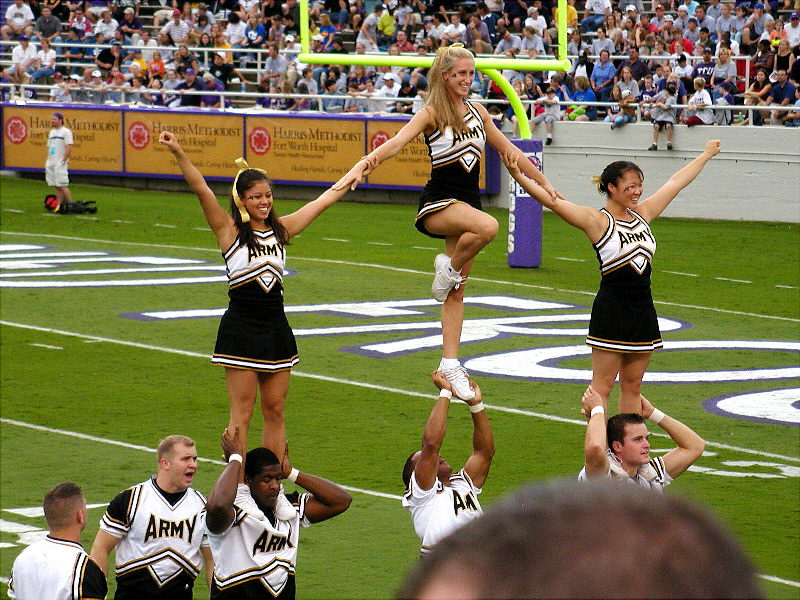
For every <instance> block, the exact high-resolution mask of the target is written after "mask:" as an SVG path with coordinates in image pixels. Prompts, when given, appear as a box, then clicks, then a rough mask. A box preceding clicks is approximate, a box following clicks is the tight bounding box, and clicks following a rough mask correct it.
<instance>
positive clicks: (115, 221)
mask: <svg viewBox="0 0 800 600" xmlns="http://www.w3.org/2000/svg"><path fill="white" fill-rule="evenodd" d="M111 222H112V223H124V224H125V225H131V224H132V223H133V221H125V220H124V219H113V220H112V221H111Z"/></svg>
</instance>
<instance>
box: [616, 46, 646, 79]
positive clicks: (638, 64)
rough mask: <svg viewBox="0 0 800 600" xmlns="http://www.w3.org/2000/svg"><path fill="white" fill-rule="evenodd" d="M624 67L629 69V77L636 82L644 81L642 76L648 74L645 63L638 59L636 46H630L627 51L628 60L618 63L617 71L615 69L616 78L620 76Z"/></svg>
mask: <svg viewBox="0 0 800 600" xmlns="http://www.w3.org/2000/svg"><path fill="white" fill-rule="evenodd" d="M625 67H628V68H630V70H631V75H632V76H633V79H634V80H635V81H637V82H639V81H644V76H645V75H648V74H649V73H650V68H649V67H648V66H647V63H645V62H644V61H643V60H641V59H640V58H639V48H637V47H636V46H631V47H630V48H629V49H628V59H627V60H623V61H622V62H621V63H620V65H619V69H617V77H619V76H620V75H621V74H622V69H624V68H625Z"/></svg>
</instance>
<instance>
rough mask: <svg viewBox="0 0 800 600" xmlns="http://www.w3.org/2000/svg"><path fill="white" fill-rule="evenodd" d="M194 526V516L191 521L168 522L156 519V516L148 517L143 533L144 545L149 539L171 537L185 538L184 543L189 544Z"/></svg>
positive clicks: (195, 524) (195, 516)
mask: <svg viewBox="0 0 800 600" xmlns="http://www.w3.org/2000/svg"><path fill="white" fill-rule="evenodd" d="M196 526H197V515H194V516H193V517H192V518H191V519H183V520H182V521H169V520H167V519H161V518H159V517H156V515H150V520H149V521H148V523H147V529H146V530H145V532H144V543H145V544H146V543H147V542H148V541H149V540H151V539H159V538H167V537H171V538H185V539H186V542H187V543H189V544H191V543H192V535H193V534H194V530H195V527H196Z"/></svg>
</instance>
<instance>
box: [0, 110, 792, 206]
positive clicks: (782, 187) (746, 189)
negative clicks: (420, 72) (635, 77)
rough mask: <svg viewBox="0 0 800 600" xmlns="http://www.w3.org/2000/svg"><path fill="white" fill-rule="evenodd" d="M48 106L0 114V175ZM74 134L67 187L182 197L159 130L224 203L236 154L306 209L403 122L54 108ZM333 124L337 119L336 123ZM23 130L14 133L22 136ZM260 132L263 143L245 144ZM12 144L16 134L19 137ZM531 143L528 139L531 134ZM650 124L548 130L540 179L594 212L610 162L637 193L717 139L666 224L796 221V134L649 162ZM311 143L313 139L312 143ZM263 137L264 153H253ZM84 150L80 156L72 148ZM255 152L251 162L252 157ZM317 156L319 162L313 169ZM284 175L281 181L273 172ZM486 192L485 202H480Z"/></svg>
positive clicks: (756, 135) (37, 157)
mask: <svg viewBox="0 0 800 600" xmlns="http://www.w3.org/2000/svg"><path fill="white" fill-rule="evenodd" d="M55 108H56V107H55V106H48V105H28V106H18V105H0V110H2V113H3V133H4V135H3V144H2V150H3V151H2V157H0V158H1V159H2V167H3V168H4V169H6V170H11V171H17V172H23V173H29V174H30V175H31V176H34V177H41V173H42V172H43V167H44V157H45V141H46V135H47V130H48V129H49V114H50V113H52V111H53V110H55ZM57 108H58V109H59V110H61V111H62V112H64V113H65V116H66V117H67V120H68V124H69V125H70V126H72V127H73V131H74V132H75V133H76V148H75V150H74V151H73V155H74V160H72V161H71V165H70V171H71V176H72V179H73V181H86V182H89V183H97V182H98V176H100V177H102V181H103V182H104V183H106V184H108V185H122V186H129V187H136V188H137V189H153V190H156V189H161V190H164V189H167V190H182V189H185V184H184V183H183V181H182V178H181V177H180V175H178V169H177V166H176V165H175V164H174V160H172V158H171V157H170V156H169V155H168V154H167V153H166V152H165V151H164V150H163V149H162V148H160V147H159V146H158V145H157V143H156V140H157V138H158V133H159V131H160V130H162V129H171V130H173V131H176V132H178V133H179V135H180V132H184V134H183V135H182V136H181V137H183V138H184V144H185V145H186V147H187V152H189V154H190V156H191V158H192V160H193V161H195V162H196V163H197V164H198V166H199V168H200V170H201V172H203V173H204V174H205V175H206V176H207V177H208V178H209V179H211V180H212V181H211V183H212V187H213V188H214V189H215V191H217V192H218V193H219V194H221V195H225V196H227V194H228V186H229V182H230V178H231V177H232V175H233V173H234V171H235V167H234V166H233V160H234V159H235V158H236V157H237V156H247V158H248V160H250V162H251V164H253V165H254V166H259V167H264V168H267V169H268V171H270V172H271V173H272V177H274V178H275V183H276V193H277V195H279V196H282V197H286V198H297V199H308V198H314V197H316V196H317V195H318V194H319V193H320V187H321V186H326V185H328V184H329V182H330V181H334V180H335V179H336V178H338V174H339V173H342V172H343V170H344V169H346V168H348V167H349V166H350V165H352V164H354V163H355V162H356V161H357V160H358V158H359V157H360V156H361V155H362V153H364V152H366V151H368V149H371V148H372V147H374V146H375V145H376V144H379V143H380V142H381V141H383V140H385V139H388V138H389V137H391V136H392V135H394V134H395V133H396V131H397V130H398V129H399V128H400V127H401V126H402V125H403V123H404V118H402V117H391V116H386V115H381V116H380V117H375V116H373V117H371V118H364V116H363V115H353V116H350V115H348V116H347V117H344V116H343V115H338V116H334V115H327V116H326V115H320V114H318V113H301V114H298V113H293V114H291V115H287V114H285V113H270V112H266V111H226V112H224V113H215V112H213V111H194V112H193V111H175V110H174V109H173V110H163V109H161V110H146V109H142V108H136V107H105V106H103V107H88V106H86V105H74V106H72V107H57ZM343 117H344V118H343ZM23 125H24V127H22V126H23ZM259 132H262V133H263V132H266V138H264V137H261V138H259V137H257V134H259ZM23 134H24V135H23ZM534 135H535V134H534ZM651 135H652V126H651V125H650V124H649V123H634V124H629V125H627V126H625V127H624V128H622V129H617V130H615V131H611V130H610V128H609V126H608V124H605V123H573V122H560V123H557V124H556V126H555V143H554V144H553V145H552V146H548V147H546V148H545V153H544V169H545V173H546V174H547V176H548V177H549V178H550V180H551V181H553V182H554V183H555V185H556V186H557V187H558V189H559V190H560V191H561V192H562V193H563V194H564V195H565V196H566V197H567V198H569V199H572V200H575V201H576V202H579V203H582V204H590V205H593V206H598V207H599V206H602V204H603V197H602V196H600V195H599V194H597V193H595V192H594V190H593V187H592V185H591V183H590V181H589V179H590V177H591V176H592V175H595V174H599V173H600V172H601V171H602V169H603V167H604V166H605V165H606V164H608V163H609V162H612V161H614V160H631V161H634V162H636V163H637V164H639V166H641V167H642V169H643V170H644V172H645V175H646V180H645V194H648V193H652V192H654V191H655V190H656V189H657V186H659V185H661V184H662V183H664V182H665V181H666V179H667V178H668V176H669V175H671V174H672V173H674V172H675V171H676V170H678V169H679V168H681V167H682V166H683V165H685V164H687V163H688V162H689V161H690V160H691V159H692V158H694V157H695V156H697V154H698V153H699V152H701V151H702V148H703V145H704V144H705V142H706V140H708V139H711V138H719V139H720V140H721V141H722V147H723V153H722V154H721V155H720V156H718V157H717V158H715V159H714V161H713V162H712V163H711V165H709V167H708V168H707V169H706V170H705V171H704V172H703V173H702V174H701V175H700V177H699V178H698V180H697V181H696V182H695V183H694V184H693V185H692V186H690V187H689V188H688V189H687V190H685V191H684V192H683V193H682V194H681V195H680V197H679V198H678V200H677V201H676V202H674V203H673V204H672V205H671V206H670V209H669V212H668V215H669V216H673V217H686V218H710V219H723V220H758V221H783V222H800V191H798V189H800V188H799V187H798V181H800V130H798V129H787V128H773V127H759V128H754V127H713V128H711V127H695V128H692V129H689V128H686V127H684V126H679V127H678V128H676V131H675V140H674V144H675V150H673V151H670V152H668V151H666V150H665V149H664V148H665V146H666V142H665V141H664V137H663V135H662V139H661V147H662V150H660V151H658V152H648V151H647V150H646V148H647V147H648V146H649V145H650V143H651ZM320 137H324V138H325V139H323V140H320ZM259 139H261V140H262V141H263V140H264V139H268V142H267V144H268V145H269V148H268V149H267V150H265V148H266V146H264V145H262V146H260V147H259V146H258V141H259ZM82 142H85V145H84V148H83V149H81V148H80V144H81V143H82ZM255 150H258V152H255ZM317 156H319V157H321V159H317ZM482 162H483V164H482V181H481V183H482V185H481V187H482V188H485V189H486V190H487V191H488V192H489V193H488V194H487V195H485V199H486V201H487V204H488V205H490V206H497V207H507V206H508V192H507V189H508V181H507V177H504V176H500V175H499V171H500V169H499V168H498V160H497V155H496V153H494V152H487V153H486V157H485V159H484V161H482ZM428 170H429V162H428V158H427V152H426V150H425V146H424V144H422V142H421V140H417V141H416V142H415V143H414V144H412V145H410V146H409V147H407V149H406V151H405V154H403V155H399V156H398V157H396V158H394V159H393V160H392V161H390V162H389V163H387V164H386V165H384V166H382V167H381V168H379V169H378V170H377V171H376V173H375V174H374V175H373V176H372V177H370V181H369V182H368V185H366V186H363V187H361V188H359V189H358V190H356V191H355V192H351V193H350V194H348V196H347V199H348V200H351V201H361V202H399V203H406V202H409V203H416V201H417V197H418V190H419V189H420V186H421V185H424V182H425V177H426V174H427V172H428ZM290 172H291V173H293V174H294V173H296V175H291V176H289V177H285V178H281V176H280V175H277V174H283V173H290ZM492 192H494V193H492Z"/></svg>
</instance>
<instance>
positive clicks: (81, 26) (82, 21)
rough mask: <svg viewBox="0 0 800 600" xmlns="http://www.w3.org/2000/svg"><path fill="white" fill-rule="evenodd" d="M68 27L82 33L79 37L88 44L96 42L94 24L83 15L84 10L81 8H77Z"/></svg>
mask: <svg viewBox="0 0 800 600" xmlns="http://www.w3.org/2000/svg"><path fill="white" fill-rule="evenodd" d="M67 26H68V27H70V28H71V29H77V30H78V31H80V35H79V36H78V37H80V39H82V40H84V41H86V42H92V41H93V40H94V33H93V27H92V22H91V21H90V20H89V19H88V18H87V17H86V15H85V14H84V13H83V8H82V7H81V6H77V7H75V10H73V11H72V18H71V19H70V20H69V23H68V24H67Z"/></svg>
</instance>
